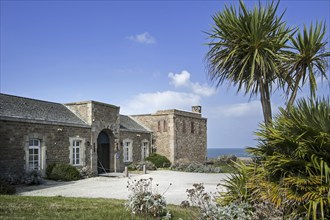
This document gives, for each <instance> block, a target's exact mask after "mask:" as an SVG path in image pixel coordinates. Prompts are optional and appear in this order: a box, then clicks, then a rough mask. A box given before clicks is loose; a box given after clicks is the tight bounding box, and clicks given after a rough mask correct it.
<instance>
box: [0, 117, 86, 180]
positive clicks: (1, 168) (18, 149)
mask: <svg viewBox="0 0 330 220" xmlns="http://www.w3.org/2000/svg"><path fill="white" fill-rule="evenodd" d="M90 131H91V129H90V128H89V127H75V126H64V125H60V124H38V123H31V122H19V121H9V120H2V121H0V133H1V136H0V175H1V176H2V177H6V178H10V175H13V174H14V175H18V176H19V175H22V174H23V173H24V172H25V171H26V159H27V158H26V157H27V149H28V143H29V139H30V138H36V139H39V140H40V144H41V172H42V173H43V174H45V169H46V167H47V165H49V164H52V163H70V142H69V138H77V137H78V138H79V139H81V140H83V143H84V149H85V156H84V158H85V160H84V161H83V164H84V166H87V167H88V168H91V166H90V165H91V161H90V158H91V150H92V149H91V146H90V144H89V145H88V143H90V141H91V140H90Z"/></svg>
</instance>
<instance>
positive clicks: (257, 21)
mask: <svg viewBox="0 0 330 220" xmlns="http://www.w3.org/2000/svg"><path fill="white" fill-rule="evenodd" d="M277 8H278V3H277V4H274V1H272V2H271V4H268V5H267V6H266V7H263V6H262V5H261V4H260V5H259V7H255V8H254V9H253V10H248V9H247V8H246V6H245V5H244V3H243V2H242V1H240V7H239V10H238V11H237V10H236V8H235V7H233V6H231V7H227V6H226V7H225V9H224V10H223V11H222V12H219V13H217V14H216V15H215V16H213V21H214V25H213V26H212V31H211V33H207V34H208V35H209V38H210V39H211V42H210V43H208V45H209V46H210V50H209V51H208V53H207V55H206V61H207V68H208V74H209V77H210V79H211V80H212V81H215V82H216V86H217V87H218V86H219V85H222V84H223V83H224V82H226V81H228V82H229V83H230V84H233V85H234V86H238V87H237V92H239V91H241V90H245V91H244V92H245V94H247V93H250V97H252V96H254V95H258V94H259V93H260V101H261V104H262V109H263V115H264V121H265V124H270V122H271V118H272V110H271V103H270V93H271V91H272V83H273V82H274V80H275V79H276V78H277V75H279V74H280V63H282V58H283V57H284V56H283V53H282V52H283V49H284V48H285V47H286V46H285V44H286V42H287V41H288V40H289V38H290V35H291V33H292V29H290V28H287V27H286V24H285V22H283V21H282V17H283V14H284V13H283V14H282V15H281V16H277V15H276V12H277Z"/></svg>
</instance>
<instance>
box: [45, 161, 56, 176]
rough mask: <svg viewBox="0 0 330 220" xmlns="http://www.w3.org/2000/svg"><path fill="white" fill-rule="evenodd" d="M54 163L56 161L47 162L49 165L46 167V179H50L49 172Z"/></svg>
mask: <svg viewBox="0 0 330 220" xmlns="http://www.w3.org/2000/svg"><path fill="white" fill-rule="evenodd" d="M55 165H56V163H52V164H49V165H48V166H47V168H46V177H47V178H48V179H50V176H51V174H52V172H53V169H54V167H55Z"/></svg>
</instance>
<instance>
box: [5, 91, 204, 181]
mask: <svg viewBox="0 0 330 220" xmlns="http://www.w3.org/2000/svg"><path fill="white" fill-rule="evenodd" d="M31 140H37V143H38V146H37V148H38V154H37V155H36V156H33V155H32V154H31V152H32V151H31V149H32V148H33V147H32V148H31V144H30V143H31V142H29V141H31ZM77 141H78V142H79V147H80V148H79V153H78V154H77V153H74V151H75V150H74V149H75V148H74V145H75V143H76V142H77ZM124 145H127V146H126V147H125V146H124ZM206 148H207V119H206V118H203V117H202V115H201V107H200V106H194V107H193V110H192V112H186V111H180V110H175V109H173V110H162V111H157V112H156V113H155V114H146V115H135V116H125V115H120V107H118V106H115V105H110V104H106V103H101V102H96V101H83V102H74V103H68V104H60V103H52V102H46V101H41V100H35V99H29V98H24V97H17V96H11V95H6V94H1V93H0V179H1V178H6V179H15V178H19V177H20V176H22V175H23V174H24V173H25V172H27V171H28V168H29V166H30V165H31V161H30V160H33V159H31V158H35V159H37V160H38V161H39V162H38V170H40V172H41V173H42V174H43V175H45V171H46V168H47V166H48V165H50V164H52V163H69V164H72V165H74V166H76V167H77V168H79V169H80V168H85V169H87V170H88V171H89V172H91V173H93V174H98V173H102V172H122V171H123V170H124V167H125V166H127V165H129V164H130V163H132V162H137V161H141V160H144V158H145V157H146V156H148V155H149V153H151V152H157V153H159V154H161V155H164V156H166V157H167V158H169V159H170V161H171V162H174V161H176V160H178V159H186V160H189V161H198V162H204V160H205V158H206ZM33 149H34V148H33ZM75 154H77V156H78V157H79V163H78V164H76V162H74V160H75V159H74V158H75V156H74V155H75ZM29 169H30V168H29Z"/></svg>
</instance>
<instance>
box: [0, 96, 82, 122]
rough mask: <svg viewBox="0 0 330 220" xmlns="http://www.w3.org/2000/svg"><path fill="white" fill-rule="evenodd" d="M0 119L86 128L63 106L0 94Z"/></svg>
mask: <svg viewBox="0 0 330 220" xmlns="http://www.w3.org/2000/svg"><path fill="white" fill-rule="evenodd" d="M0 118H3V119H15V120H23V121H34V122H41V123H50V124H52V123H60V124H67V125H75V126H82V127H86V126H88V125H87V124H86V123H85V122H84V121H82V120H81V119H80V118H79V117H78V116H76V115H75V114H74V113H73V112H71V111H70V110H69V109H68V108H67V107H66V106H65V105H63V104H60V103H53V102H46V101H40V100H35V99H29V98H23V97H18V96H12V95H7V94H2V93H0Z"/></svg>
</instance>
